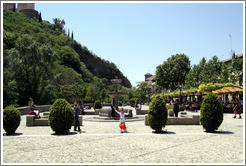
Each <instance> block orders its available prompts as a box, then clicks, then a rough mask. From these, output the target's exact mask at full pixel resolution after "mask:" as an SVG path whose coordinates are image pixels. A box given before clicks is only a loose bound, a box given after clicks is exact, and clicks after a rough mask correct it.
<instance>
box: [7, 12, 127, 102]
mask: <svg viewBox="0 0 246 166" xmlns="http://www.w3.org/2000/svg"><path fill="white" fill-rule="evenodd" d="M40 17H41V13H40ZM64 25H65V21H64V20H61V19H54V24H51V23H49V22H48V21H45V20H42V22H40V20H38V19H36V20H35V19H31V18H28V17H27V16H25V15H23V14H21V13H17V12H10V11H4V12H3V41H4V42H3V93H4V107H6V106H8V105H10V104H15V105H19V106H25V105H27V103H28V99H29V98H30V97H32V98H33V99H34V103H35V104H40V105H41V104H52V102H53V101H55V99H57V98H60V97H64V98H65V99H66V100H68V101H69V102H73V100H79V101H83V100H85V99H86V98H87V99H89V98H90V100H91V101H92V100H94V101H95V100H96V99H98V98H99V99H100V98H101V99H102V100H105V98H104V97H105V90H103V89H104V88H105V89H106V91H108V89H109V87H110V86H109V85H110V83H111V82H110V79H112V78H111V77H115V76H116V75H120V74H122V73H121V72H120V71H119V69H118V68H117V67H116V65H115V64H113V63H110V62H108V61H106V60H103V59H101V58H99V57H97V56H96V55H95V54H94V53H93V52H92V51H90V50H89V49H88V48H87V47H86V46H82V45H81V44H79V43H78V42H77V41H75V40H71V39H70V38H69V37H68V36H67V35H66V34H65V32H64ZM54 27H55V29H54ZM72 36H73V33H72ZM88 57H90V58H91V57H93V58H91V59H89V58H88ZM86 58H88V59H86ZM97 62H100V64H97ZM97 66H101V68H98V69H95V67H97ZM101 69H103V70H101ZM122 76H123V75H122ZM95 77H98V78H97V79H95ZM105 78H106V81H105ZM95 80H96V81H95ZM92 87H93V88H92ZM87 89H88V91H87ZM89 89H95V92H94V94H93V93H91V92H90V91H89ZM76 91H78V92H76ZM85 91H86V92H87V93H85ZM92 94H93V95H92ZM98 94H100V95H98ZM90 100H88V101H90Z"/></svg>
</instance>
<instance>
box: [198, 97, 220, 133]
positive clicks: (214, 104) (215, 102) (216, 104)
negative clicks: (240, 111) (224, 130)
mask: <svg viewBox="0 0 246 166" xmlns="http://www.w3.org/2000/svg"><path fill="white" fill-rule="evenodd" d="M200 111H201V117H200V122H201V124H202V126H203V128H204V129H205V130H206V131H207V132H214V131H215V130H217V129H218V127H219V126H220V125H221V123H222V121H223V107H222V103H221V100H220V99H219V98H218V97H217V96H216V95H215V94H213V93H210V94H208V95H207V96H206V97H205V98H204V100H203V102H202V105H201V109H200Z"/></svg>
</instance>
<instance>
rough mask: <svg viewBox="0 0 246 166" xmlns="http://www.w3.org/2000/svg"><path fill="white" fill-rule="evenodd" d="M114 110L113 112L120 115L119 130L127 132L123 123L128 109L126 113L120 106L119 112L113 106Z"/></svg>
mask: <svg viewBox="0 0 246 166" xmlns="http://www.w3.org/2000/svg"><path fill="white" fill-rule="evenodd" d="M114 110H115V112H116V113H117V114H119V115H120V124H119V126H120V129H121V131H120V132H121V133H123V132H127V130H126V124H125V115H129V110H128V111H127V113H124V109H123V108H121V111H120V112H119V111H117V110H116V108H115V107H114Z"/></svg>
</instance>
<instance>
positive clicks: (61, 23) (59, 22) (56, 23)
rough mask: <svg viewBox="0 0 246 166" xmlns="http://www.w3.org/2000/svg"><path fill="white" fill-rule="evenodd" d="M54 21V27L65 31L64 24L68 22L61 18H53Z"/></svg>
mask: <svg viewBox="0 0 246 166" xmlns="http://www.w3.org/2000/svg"><path fill="white" fill-rule="evenodd" d="M53 23H54V28H57V29H59V30H61V31H63V32H65V31H64V26H65V24H66V23H65V21H64V20H60V19H59V18H53Z"/></svg>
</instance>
